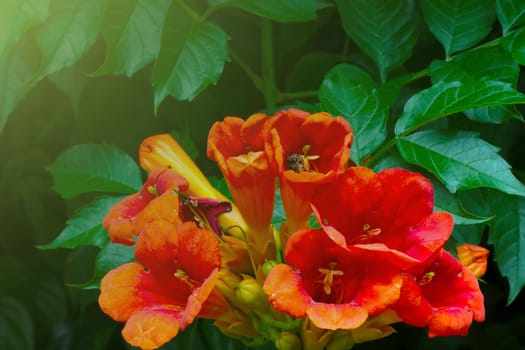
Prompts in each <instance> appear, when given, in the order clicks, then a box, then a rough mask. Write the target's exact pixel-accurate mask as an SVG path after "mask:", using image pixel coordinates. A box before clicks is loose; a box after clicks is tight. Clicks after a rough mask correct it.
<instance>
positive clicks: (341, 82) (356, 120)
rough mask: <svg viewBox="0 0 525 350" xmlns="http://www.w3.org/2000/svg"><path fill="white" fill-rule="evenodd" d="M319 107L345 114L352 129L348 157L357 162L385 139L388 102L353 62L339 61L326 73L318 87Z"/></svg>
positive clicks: (369, 78)
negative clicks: (352, 134) (386, 102)
mask: <svg viewBox="0 0 525 350" xmlns="http://www.w3.org/2000/svg"><path fill="white" fill-rule="evenodd" d="M319 100H320V101H321V105H322V109H323V110H326V111H327V112H329V113H331V114H333V115H341V116H343V117H345V118H346V119H347V120H348V121H349V122H350V124H351V126H352V130H353V132H354V142H353V144H352V147H351V148H350V150H351V156H352V160H354V162H356V163H357V164H360V163H361V162H362V161H363V159H364V158H365V157H366V156H367V155H369V154H370V153H372V152H373V151H374V150H376V149H377V148H378V147H379V146H380V145H381V144H382V143H383V141H384V140H385V139H386V121H387V117H388V107H389V106H388V105H387V104H385V103H383V101H382V100H381V95H380V93H379V91H378V85H377V84H376V83H375V82H374V80H373V79H372V78H371V77H370V76H369V75H368V74H367V73H366V72H364V71H363V70H361V69H360V68H358V67H356V66H352V65H348V64H340V65H337V66H336V67H334V68H333V69H332V70H330V72H328V74H327V75H326V78H325V80H324V81H323V84H322V85H321V88H320V90H319Z"/></svg>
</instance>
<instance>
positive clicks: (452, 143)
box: [397, 130, 525, 196]
mask: <svg viewBox="0 0 525 350" xmlns="http://www.w3.org/2000/svg"><path fill="white" fill-rule="evenodd" d="M397 147H398V150H399V152H400V153H401V156H402V157H403V158H404V159H405V160H406V161H407V162H409V163H411V164H416V165H419V166H421V167H423V168H425V169H427V170H428V171H430V172H432V173H433V174H434V175H436V177H437V178H438V179H439V180H440V181H441V182H442V183H443V184H444V185H445V186H446V187H447V188H448V190H449V191H450V192H452V193H455V192H456V191H457V190H461V189H469V188H475V187H491V188H495V189H498V190H500V191H503V192H506V193H509V194H517V195H521V196H525V186H524V185H523V184H522V183H521V182H519V181H518V180H517V179H516V178H515V177H514V175H513V174H512V172H511V171H510V165H509V164H508V163H507V162H506V161H505V160H504V159H503V158H501V157H500V156H499V155H498V154H497V151H498V148H497V147H494V146H492V145H491V144H488V143H486V142H485V141H483V140H481V139H480V138H478V136H477V135H476V134H475V133H470V132H463V131H457V132H454V131H441V130H424V131H420V132H417V133H414V134H412V135H409V136H405V137H401V138H398V139H397Z"/></svg>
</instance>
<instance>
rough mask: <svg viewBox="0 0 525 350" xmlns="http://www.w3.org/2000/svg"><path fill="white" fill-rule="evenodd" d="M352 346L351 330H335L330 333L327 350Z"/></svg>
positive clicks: (338, 349)
mask: <svg viewBox="0 0 525 350" xmlns="http://www.w3.org/2000/svg"><path fill="white" fill-rule="evenodd" d="M353 346H354V340H353V337H352V332H351V331H344V330H337V331H335V332H333V333H332V336H331V337H330V341H329V342H328V344H327V346H326V349H327V350H348V349H351V348H352V347H353Z"/></svg>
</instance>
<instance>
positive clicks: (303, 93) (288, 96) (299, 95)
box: [278, 90, 319, 101]
mask: <svg viewBox="0 0 525 350" xmlns="http://www.w3.org/2000/svg"><path fill="white" fill-rule="evenodd" d="M318 92H319V91H317V90H312V91H297V92H282V93H280V94H279V99H278V100H279V101H283V100H292V99H295V98H303V97H315V96H317V94H318Z"/></svg>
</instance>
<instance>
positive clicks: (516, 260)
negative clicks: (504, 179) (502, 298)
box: [461, 189, 525, 304]
mask: <svg viewBox="0 0 525 350" xmlns="http://www.w3.org/2000/svg"><path fill="white" fill-rule="evenodd" d="M461 200H462V201H463V202H464V204H465V206H468V208H469V209H471V210H478V212H479V213H481V215H486V214H490V215H494V220H493V221H491V223H490V231H489V243H491V244H493V245H494V259H495V260H496V263H497V265H498V269H499V270H500V272H501V274H502V275H503V276H505V277H507V279H508V281H509V285H510V291H509V296H508V299H507V302H508V304H510V303H512V302H513V301H514V299H516V297H517V296H518V294H519V293H520V291H521V289H522V288H523V287H524V286H525V199H523V198H521V197H516V196H509V195H505V194H503V193H501V192H498V191H494V190H488V189H482V190H475V191H467V192H464V193H461Z"/></svg>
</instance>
